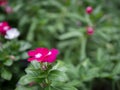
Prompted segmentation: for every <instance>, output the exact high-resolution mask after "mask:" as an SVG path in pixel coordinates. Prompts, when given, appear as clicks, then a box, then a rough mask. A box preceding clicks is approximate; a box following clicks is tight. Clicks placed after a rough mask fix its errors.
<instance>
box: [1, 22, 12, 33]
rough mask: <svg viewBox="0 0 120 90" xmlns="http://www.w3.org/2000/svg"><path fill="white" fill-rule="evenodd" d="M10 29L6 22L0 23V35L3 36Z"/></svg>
mask: <svg viewBox="0 0 120 90" xmlns="http://www.w3.org/2000/svg"><path fill="white" fill-rule="evenodd" d="M10 28H11V27H10V26H9V25H8V23H7V22H0V34H2V35H5V34H6V31H8V30H10Z"/></svg>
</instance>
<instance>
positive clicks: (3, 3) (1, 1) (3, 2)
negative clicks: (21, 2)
mask: <svg viewBox="0 0 120 90" xmlns="http://www.w3.org/2000/svg"><path fill="white" fill-rule="evenodd" d="M7 4H8V0H0V6H6V5H7Z"/></svg>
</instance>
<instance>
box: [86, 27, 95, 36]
mask: <svg viewBox="0 0 120 90" xmlns="http://www.w3.org/2000/svg"><path fill="white" fill-rule="evenodd" d="M87 34H88V35H93V34H94V29H93V27H90V26H89V27H87Z"/></svg>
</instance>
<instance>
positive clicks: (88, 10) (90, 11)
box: [86, 6, 93, 14]
mask: <svg viewBox="0 0 120 90" xmlns="http://www.w3.org/2000/svg"><path fill="white" fill-rule="evenodd" d="M92 11H93V8H92V7H91V6H88V7H87V8H86V13H87V14H91V13H92Z"/></svg>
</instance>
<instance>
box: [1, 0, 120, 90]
mask: <svg viewBox="0 0 120 90" xmlns="http://www.w3.org/2000/svg"><path fill="white" fill-rule="evenodd" d="M9 5H10V6H11V7H12V8H13V9H14V13H12V14H6V13H5V12H4V9H3V8H0V11H1V12H0V21H8V22H9V23H10V25H11V26H13V27H17V28H18V29H19V30H20V32H21V36H20V37H19V39H18V40H15V41H6V40H3V39H1V41H2V43H4V44H3V47H5V50H3V51H2V52H0V53H2V54H1V55H0V58H2V59H1V61H4V60H6V58H5V55H7V54H11V53H9V52H7V50H9V49H10V52H11V51H12V53H13V55H15V56H16V57H17V60H16V62H14V64H13V65H12V66H11V65H6V66H5V67H4V66H3V69H4V68H9V67H8V66H10V68H11V69H10V71H11V72H12V73H13V77H15V78H12V79H11V81H5V80H3V79H1V80H0V82H1V83H0V87H1V90H13V89H14V88H15V87H16V85H17V81H18V80H19V78H20V77H21V76H22V75H23V73H24V69H25V67H26V66H27V65H25V66H24V65H23V64H26V58H27V56H26V51H27V50H28V49H34V48H36V47H48V48H53V47H55V48H58V49H59V50H60V55H59V57H58V58H59V59H61V61H63V62H64V63H65V66H66V67H67V68H68V69H67V75H68V77H69V81H68V82H70V84H71V85H72V86H75V87H76V88H77V89H78V90H120V60H119V59H120V50H119V48H120V41H119V40H120V30H119V27H120V25H119V23H120V18H119V15H120V13H119V9H120V1H118V0H111V1H110V0H109V1H108V0H9ZM87 6H92V7H93V8H94V11H93V13H92V14H91V15H87V14H86V13H85V9H86V7H87ZM87 26H93V27H94V29H95V33H94V35H92V36H88V35H87V34H86V27H87ZM10 43H16V44H18V45H16V46H15V45H14V46H13V47H16V49H15V48H12V46H11V44H10ZM21 43H22V44H21ZM7 45H8V48H7ZM23 45H24V47H23ZM25 45H26V46H25ZM20 48H22V50H21V49H20ZM3 52H4V53H3ZM21 62H22V63H21ZM6 70H7V69H6ZM6 70H2V69H1V74H3V71H6ZM7 73H8V72H7ZM20 73H21V74H20ZM18 74H19V75H18ZM5 75H6V74H5ZM7 75H8V76H4V75H1V77H2V76H3V77H4V78H5V79H6V78H8V80H9V77H11V76H10V74H9V73H8V74H7ZM17 75H18V76H17ZM5 82H7V83H8V88H7V87H4V85H5ZM10 82H12V83H11V84H10ZM26 90H27V89H26ZM65 90H68V89H65ZM69 90H70V89H69ZM71 90H72V89H71Z"/></svg>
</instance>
